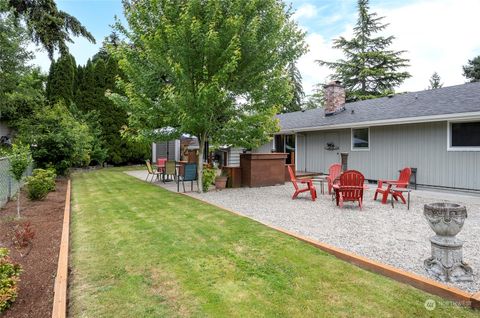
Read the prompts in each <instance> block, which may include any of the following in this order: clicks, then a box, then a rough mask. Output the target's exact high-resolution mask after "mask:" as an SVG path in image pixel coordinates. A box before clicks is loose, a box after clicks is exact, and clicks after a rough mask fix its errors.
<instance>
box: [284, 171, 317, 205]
mask: <svg viewBox="0 0 480 318" xmlns="http://www.w3.org/2000/svg"><path fill="white" fill-rule="evenodd" d="M288 173H289V174H290V181H292V183H293V187H294V188H295V193H294V194H293V196H292V200H294V199H295V198H296V197H297V196H298V195H299V194H300V193H302V192H307V191H310V195H311V196H312V201H315V199H316V198H317V190H316V189H315V186H314V185H313V181H312V179H310V178H308V179H298V180H297V178H296V177H295V173H294V172H293V169H292V167H291V166H288ZM298 183H302V184H305V185H306V186H307V187H306V188H302V189H300V188H299V186H298Z"/></svg>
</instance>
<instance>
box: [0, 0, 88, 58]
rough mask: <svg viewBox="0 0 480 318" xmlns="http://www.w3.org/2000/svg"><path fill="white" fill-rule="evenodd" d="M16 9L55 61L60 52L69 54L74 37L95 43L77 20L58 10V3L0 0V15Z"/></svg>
mask: <svg viewBox="0 0 480 318" xmlns="http://www.w3.org/2000/svg"><path fill="white" fill-rule="evenodd" d="M9 10H13V11H14V13H15V16H16V18H17V20H18V19H20V18H21V19H23V21H25V24H26V26H27V29H28V32H29V34H30V37H31V39H32V40H33V41H34V42H35V43H36V44H41V45H42V46H43V47H44V48H45V49H46V50H47V52H48V56H49V57H50V59H51V60H53V52H54V51H55V50H57V49H59V50H60V52H61V53H62V54H66V53H68V47H67V42H73V40H72V38H71V37H70V35H73V36H82V37H84V38H86V39H87V40H89V41H90V42H92V43H95V38H94V37H93V36H92V34H90V32H88V30H87V29H86V28H85V27H84V26H83V25H82V24H81V23H80V21H78V20H77V19H76V18H75V17H73V16H71V15H69V14H68V13H66V12H64V11H61V10H58V8H57V5H56V4H55V1H54V0H0V12H6V11H9Z"/></svg>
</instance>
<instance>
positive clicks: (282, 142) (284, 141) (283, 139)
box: [275, 135, 295, 164]
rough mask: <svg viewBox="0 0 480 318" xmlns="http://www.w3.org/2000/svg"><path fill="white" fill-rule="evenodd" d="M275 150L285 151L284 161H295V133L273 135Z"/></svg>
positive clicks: (290, 162)
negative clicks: (285, 157)
mask: <svg viewBox="0 0 480 318" xmlns="http://www.w3.org/2000/svg"><path fill="white" fill-rule="evenodd" d="M275 152H281V153H287V154H288V156H287V159H286V160H285V163H287V164H293V163H295V135H275Z"/></svg>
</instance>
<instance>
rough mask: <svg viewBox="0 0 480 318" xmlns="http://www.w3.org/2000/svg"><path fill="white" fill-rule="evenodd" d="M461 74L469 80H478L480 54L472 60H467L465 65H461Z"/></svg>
mask: <svg viewBox="0 0 480 318" xmlns="http://www.w3.org/2000/svg"><path fill="white" fill-rule="evenodd" d="M463 76H465V77H466V78H467V79H468V80H469V81H470V82H479V81H480V55H479V56H477V57H475V58H473V59H472V60H468V63H467V65H464V66H463Z"/></svg>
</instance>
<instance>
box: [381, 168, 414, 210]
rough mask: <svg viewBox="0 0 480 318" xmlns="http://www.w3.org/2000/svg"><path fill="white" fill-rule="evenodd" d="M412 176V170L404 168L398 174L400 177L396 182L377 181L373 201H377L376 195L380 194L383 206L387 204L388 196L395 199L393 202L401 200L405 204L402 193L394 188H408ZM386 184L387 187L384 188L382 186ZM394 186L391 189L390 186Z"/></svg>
mask: <svg viewBox="0 0 480 318" xmlns="http://www.w3.org/2000/svg"><path fill="white" fill-rule="evenodd" d="M411 175H412V169H410V168H404V169H403V170H402V171H401V172H400V177H399V178H398V180H378V187H377V190H376V191H375V196H374V197H373V199H374V200H376V199H377V195H378V194H379V193H381V194H382V203H383V204H385V203H387V199H388V195H389V194H391V195H392V200H393V199H395V201H398V198H400V200H402V202H403V203H404V204H405V203H407V201H406V200H405V198H404V197H403V194H402V192H398V191H395V188H406V187H408V184H409V183H410V176H411ZM384 183H386V184H387V187H386V188H384V187H383V184H384ZM393 185H394V186H395V187H394V188H393V189H392V186H393Z"/></svg>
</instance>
